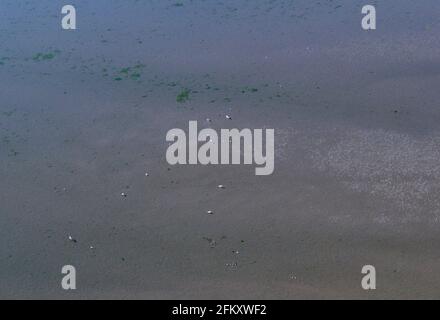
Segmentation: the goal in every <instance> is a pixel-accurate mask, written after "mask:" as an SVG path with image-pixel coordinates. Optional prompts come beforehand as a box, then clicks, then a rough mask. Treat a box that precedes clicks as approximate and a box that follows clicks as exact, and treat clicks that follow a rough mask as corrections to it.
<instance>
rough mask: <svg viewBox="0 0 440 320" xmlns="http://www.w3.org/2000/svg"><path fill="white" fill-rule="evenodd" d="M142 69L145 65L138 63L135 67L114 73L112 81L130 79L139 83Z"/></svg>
mask: <svg viewBox="0 0 440 320" xmlns="http://www.w3.org/2000/svg"><path fill="white" fill-rule="evenodd" d="M144 67H145V65H143V64H141V63H139V64H136V65H135V66H131V67H124V68H121V69H120V70H119V71H118V72H116V74H114V76H113V80H115V81H122V80H126V79H131V80H135V81H139V80H140V78H141V77H142V72H143V69H144Z"/></svg>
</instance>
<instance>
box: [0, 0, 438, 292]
mask: <svg viewBox="0 0 440 320" xmlns="http://www.w3.org/2000/svg"><path fill="white" fill-rule="evenodd" d="M376 3H377V9H378V14H379V16H380V19H379V21H378V30H376V31H372V32H365V31H363V30H362V29H361V27H360V20H361V17H362V16H361V14H360V11H361V8H362V5H364V4H365V3H364V2H363V1H358V0H356V1H342V0H334V1H305V0H304V1H295V2H292V1H287V0H286V1H283V0H278V1H260V0H258V1H232V0H231V1H135V0H130V1H128V0H125V1H111V3H109V1H103V0H96V1H93V2H86V1H78V4H77V15H78V18H77V19H78V30H75V31H64V30H62V29H61V27H60V21H61V14H60V10H61V7H62V6H63V5H64V3H63V2H62V1H58V0H56V1H48V0H42V1H38V2H34V1H11V0H4V1H2V2H1V4H0V31H1V32H0V40H1V43H2V46H1V47H0V62H1V63H0V97H1V102H0V178H1V179H0V192H1V194H2V197H1V200H2V201H1V205H0V225H1V231H0V261H1V263H0V280H1V281H0V298H2V299H19V298H25V299H35V298H42V299H92V298H93V299H114V298H115V299H127V298H135V299H376V298H377V299H399V298H402V299H410V298H416V299H421V298H426V299H435V298H439V292H440V291H439V288H440V273H439V272H438V270H440V253H439V250H438V244H439V241H440V234H439V232H438V231H439V228H440V198H439V191H440V190H439V189H440V187H439V182H440V162H439V159H440V157H439V156H440V149H439V147H440V125H439V119H440V111H439V109H438V102H439V101H440V91H439V90H438V87H439V83H440V58H439V57H440V55H439V53H440V52H439V51H440V38H439V37H438V34H439V31H440V25H439V21H438V17H437V16H436V13H437V12H440V11H439V10H438V9H440V8H439V5H440V4H439V3H438V2H437V1H423V2H420V3H419V2H418V3H415V4H414V3H413V2H412V1H407V0H401V1H376ZM183 90H188V92H189V94H188V99H185V101H181V102H179V101H177V100H178V99H176V98H177V97H178V96H179V94H180V93H181V92H182V91H183ZM225 115H231V116H232V120H229V119H226V118H225ZM207 118H209V119H211V122H207V121H206V119H207ZM191 120H197V121H198V123H199V126H200V127H206V128H207V127H212V128H214V129H217V130H220V129H221V128H274V129H275V171H274V173H273V174H272V175H270V176H255V174H254V166H245V165H239V166H220V165H219V166H202V165H197V166H170V165H169V164H168V163H167V161H166V159H165V153H166V150H167V147H168V143H167V142H166V140H165V136H166V133H167V131H168V130H170V129H172V128H182V129H184V130H187V128H188V122H189V121H191ZM145 173H148V176H146V175H145ZM218 185H224V186H225V188H224V189H219V188H218ZM121 194H124V195H125V196H121ZM208 210H212V211H213V213H214V214H207V213H206V212H207V211H208ZM69 235H70V236H72V237H74V239H75V240H76V242H73V241H70V240H69V238H68V237H69ZM91 247H92V248H91ZM67 264H71V265H74V266H75V267H76V269H77V281H78V284H77V287H78V288H77V290H75V291H69V292H67V291H64V290H63V289H62V288H61V285H60V282H61V278H62V275H61V268H62V266H64V265H67ZM364 265H374V266H375V267H376V270H377V290H375V291H364V290H363V289H362V287H361V278H362V274H361V269H362V267H363V266H364Z"/></svg>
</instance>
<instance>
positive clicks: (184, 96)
mask: <svg viewBox="0 0 440 320" xmlns="http://www.w3.org/2000/svg"><path fill="white" fill-rule="evenodd" d="M189 94H190V91H189V90H188V89H184V90H182V91H181V92H180V93H179V94H178V95H177V97H176V101H177V102H179V103H185V102H187V101H188V100H189Z"/></svg>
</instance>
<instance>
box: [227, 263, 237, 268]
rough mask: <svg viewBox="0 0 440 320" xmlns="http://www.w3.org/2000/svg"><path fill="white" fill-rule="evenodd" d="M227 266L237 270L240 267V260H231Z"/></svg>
mask: <svg viewBox="0 0 440 320" xmlns="http://www.w3.org/2000/svg"><path fill="white" fill-rule="evenodd" d="M226 268H228V269H230V270H237V268H238V262H231V263H227V264H226Z"/></svg>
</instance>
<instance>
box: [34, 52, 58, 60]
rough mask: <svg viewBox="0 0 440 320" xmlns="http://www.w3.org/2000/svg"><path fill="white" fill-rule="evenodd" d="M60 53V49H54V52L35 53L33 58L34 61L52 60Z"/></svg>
mask: <svg viewBox="0 0 440 320" xmlns="http://www.w3.org/2000/svg"><path fill="white" fill-rule="evenodd" d="M59 53H60V52H59V51H52V52H45V53H42V52H39V53H37V54H35V55H34V56H33V57H32V60H34V61H48V60H52V59H54V58H55V57H56V56H57V54H59Z"/></svg>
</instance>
